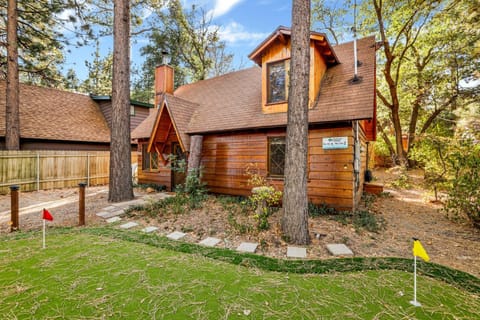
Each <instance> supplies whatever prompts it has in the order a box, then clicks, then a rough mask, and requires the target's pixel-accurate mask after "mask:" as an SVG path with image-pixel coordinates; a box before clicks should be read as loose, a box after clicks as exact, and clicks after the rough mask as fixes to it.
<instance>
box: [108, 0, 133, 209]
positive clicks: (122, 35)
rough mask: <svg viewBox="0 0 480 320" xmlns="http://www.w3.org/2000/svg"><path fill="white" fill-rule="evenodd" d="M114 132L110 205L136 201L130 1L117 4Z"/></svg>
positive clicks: (114, 52) (114, 45)
mask: <svg viewBox="0 0 480 320" xmlns="http://www.w3.org/2000/svg"><path fill="white" fill-rule="evenodd" d="M113 20H114V21H113V28H114V29H113V77H112V132H111V139H110V140H111V142H110V184H109V194H108V201H111V202H119V201H125V200H131V199H133V187H132V171H131V152H132V150H131V149H132V148H131V145H130V143H131V142H130V1H129V0H115V1H114V18H113Z"/></svg>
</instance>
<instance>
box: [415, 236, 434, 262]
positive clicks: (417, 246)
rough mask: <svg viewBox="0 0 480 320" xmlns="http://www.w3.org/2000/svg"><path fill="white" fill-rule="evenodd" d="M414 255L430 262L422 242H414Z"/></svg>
mask: <svg viewBox="0 0 480 320" xmlns="http://www.w3.org/2000/svg"><path fill="white" fill-rule="evenodd" d="M413 255H414V256H417V257H420V258H422V259H423V260H424V261H427V262H428V261H429V260H430V257H429V256H428V254H427V251H425V249H424V248H423V246H422V244H421V243H420V240H413Z"/></svg>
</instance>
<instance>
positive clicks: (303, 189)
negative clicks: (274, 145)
mask: <svg viewBox="0 0 480 320" xmlns="http://www.w3.org/2000/svg"><path fill="white" fill-rule="evenodd" d="M291 52H292V58H291V63H290V66H291V72H290V85H289V94H288V122H287V137H286V155H285V186H284V191H283V217H282V223H281V224H282V232H283V235H284V236H285V238H286V239H287V241H290V242H292V243H295V244H308V243H309V242H310V237H309V234H308V198H307V151H308V88H309V72H310V1H309V0H294V1H293V8H292V48H291Z"/></svg>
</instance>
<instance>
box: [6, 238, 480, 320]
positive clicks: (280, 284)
mask: <svg viewBox="0 0 480 320" xmlns="http://www.w3.org/2000/svg"><path fill="white" fill-rule="evenodd" d="M412 279H413V278H412V274H411V273H407V272H402V271H366V272H356V273H334V274H322V275H314V274H303V275H302V274H291V273H290V274H289V273H279V272H268V271H264V270H260V269H256V268H247V267H243V266H239V265H234V264H230V263H226V262H221V261H218V260H213V259H209V258H206V257H204V256H202V255H198V254H186V253H181V252H177V251H170V250H166V249H162V248H158V247H154V246H150V245H146V244H142V243H135V242H131V241H124V240H119V239H112V238H110V237H104V236H97V235H89V234H84V233H79V232H75V231H73V232H66V233H63V232H61V233H53V234H51V235H47V249H45V250H42V249H41V234H40V233H33V234H29V235H27V236H26V237H25V238H24V239H16V240H12V239H11V238H10V239H9V238H7V237H3V238H0V319H480V299H479V297H478V296H477V295H475V294H473V293H471V292H468V291H463V290H462V289H458V288H456V287H453V286H452V285H449V284H446V283H445V282H443V281H439V280H435V279H432V278H429V277H424V276H419V278H418V288H419V289H418V290H419V292H418V301H419V302H421V303H422V305H423V306H422V307H421V308H415V307H413V306H411V305H410V304H409V301H410V300H411V299H412V296H413V288H412V285H413V280H412Z"/></svg>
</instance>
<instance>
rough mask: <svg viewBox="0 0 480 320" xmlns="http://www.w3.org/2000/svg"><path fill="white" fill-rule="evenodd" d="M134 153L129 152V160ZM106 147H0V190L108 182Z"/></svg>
mask: <svg viewBox="0 0 480 320" xmlns="http://www.w3.org/2000/svg"><path fill="white" fill-rule="evenodd" d="M136 158H137V153H136V152H132V163H136ZM109 168H110V152H109V151H0V193H1V194H6V193H8V192H9V186H11V185H18V186H20V189H21V190H22V191H34V190H46V189H55V188H66V187H75V186H78V183H80V182H85V183H87V185H88V186H93V185H104V184H107V183H108V175H109Z"/></svg>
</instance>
